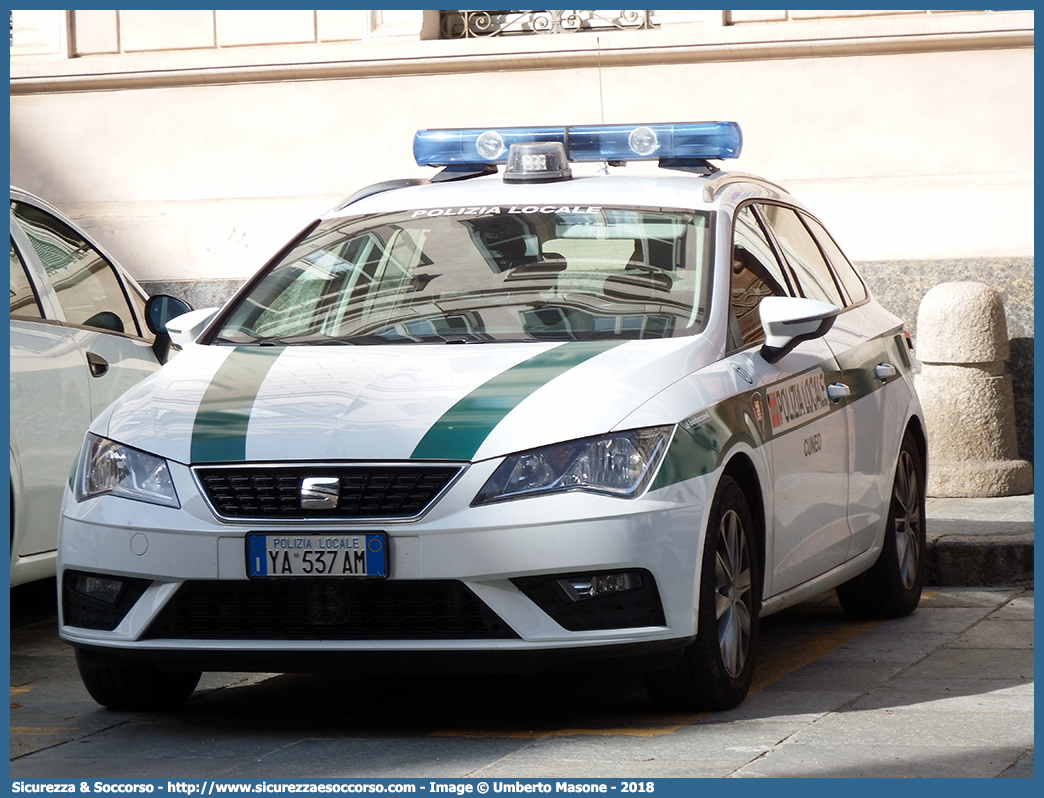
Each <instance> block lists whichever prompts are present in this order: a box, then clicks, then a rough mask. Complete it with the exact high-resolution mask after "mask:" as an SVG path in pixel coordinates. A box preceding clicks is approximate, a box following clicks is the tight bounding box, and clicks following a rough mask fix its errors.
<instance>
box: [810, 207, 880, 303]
mask: <svg viewBox="0 0 1044 798" xmlns="http://www.w3.org/2000/svg"><path fill="white" fill-rule="evenodd" d="M801 218H802V219H803V220H804V221H805V224H806V225H808V229H809V230H811V231H812V235H814V236H815V237H816V241H818V242H819V248H820V249H821V250H823V254H824V255H826V257H827V260H828V261H830V265H831V267H832V268H833V269H834V274H836V275H837V276H838V278H839V279H840V281H841V287H842V288H844V290H845V293H846V294H847V295H848V300H849V302H850V303H851V304H853V305H855V304H858V303H859V302H862V301H863V300H864V299H866V286H865V285H863V281H862V280H861V279H860V278H859V275H858V274H856V270H855V269H853V268H852V264H851V263H850V262H849V260H848V258H846V257H845V253H843V252H842V251H841V249H840V248H839V247H838V246H837V244H835V243H834V239H832V238H831V237H830V233H828V232H827V231H826V229H825V228H824V227H823V225H821V224H820V223H819V222H817V221H816V220H815V219H813V218H812V217H811V216H805V215H804V214H802V215H801Z"/></svg>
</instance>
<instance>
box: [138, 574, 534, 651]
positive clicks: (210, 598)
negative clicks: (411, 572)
mask: <svg viewBox="0 0 1044 798" xmlns="http://www.w3.org/2000/svg"><path fill="white" fill-rule="evenodd" d="M145 637H147V638H166V639H178V640H482V639H505V638H517V637H518V635H516V634H515V633H514V632H513V631H512V630H511V629H510V628H509V627H508V625H507V624H506V623H504V622H503V621H502V620H501V619H500V618H499V617H497V615H496V613H494V612H493V611H492V610H491V609H490V608H489V607H487V606H486V605H485V604H484V603H483V602H482V601H480V600H479V599H478V597H476V596H475V594H474V593H472V592H471V590H469V589H468V588H467V587H466V586H465V585H464V584H462V583H461V582H456V581H438V582H434V581H416V582H412V581H404V582H365V583H363V582H358V583H357V582H352V581H350V580H344V579H327V580H323V579H290V578H279V579H272V580H270V581H260V580H259V581H249V582H242V581H198V582H196V581H194V582H186V583H185V584H184V585H182V586H181V587H180V588H179V589H178V592H177V593H176V594H175V595H174V597H173V598H172V599H171V600H170V601H169V602H168V603H167V605H166V606H165V607H164V608H163V610H162V612H161V613H160V615H159V617H158V618H156V620H155V621H153V623H152V625H151V626H150V627H149V629H148V631H147V632H146V633H145Z"/></svg>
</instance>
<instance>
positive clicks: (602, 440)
mask: <svg viewBox="0 0 1044 798" xmlns="http://www.w3.org/2000/svg"><path fill="white" fill-rule="evenodd" d="M671 430H672V427H649V428H647V429H639V430H629V431H628V432H617V433H613V434H611V435H605V436H602V437H599V438H586V439H584V440H579V441H570V442H569V443H561V444H557V445H555V446H546V447H544V448H543V449H533V450H532V451H528V452H522V453H521V454H514V455H511V456H510V457H508V458H507V459H506V460H504V462H503V463H501V464H500V467H499V468H498V469H497V470H496V471H495V472H493V476H491V477H490V478H489V479H488V480H487V481H486V484H485V485H483V487H482V490H481V491H479V494H478V496H476V497H475V501H474V502H473V504H488V503H490V502H496V501H503V500H505V499H518V498H521V497H524V496H532V495H534V494H543V493H561V492H563V491H569V490H582V491H588V492H590V493H604V494H607V495H609V496H617V497H620V498H630V497H632V496H636V495H637V494H638V493H640V492H641V491H642V489H643V488H644V487H645V486H646V484H648V481H649V478H650V477H651V476H652V475H653V473H654V472H655V471H656V466H657V465H659V463H660V460H661V459H662V458H663V454H664V452H666V451H667V441H668V439H669V438H670V435H671Z"/></svg>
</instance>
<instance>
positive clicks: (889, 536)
mask: <svg viewBox="0 0 1044 798" xmlns="http://www.w3.org/2000/svg"><path fill="white" fill-rule="evenodd" d="M924 498H925V472H924V465H923V460H922V458H921V454H920V451H919V450H918V448H917V445H916V443H915V442H914V440H913V438H912V436H911V435H910V433H907V434H906V436H905V437H904V438H903V444H902V446H901V447H900V448H899V457H898V458H897V460H896V466H895V478H894V479H893V481H892V497H891V500H890V502H889V506H888V519H887V524H886V527H885V536H884V546H883V548H882V549H881V554H880V555H879V556H878V558H877V562H875V563H874V564H873V566H872V567H871V568H870V570H868V571H865V572H864V573H862V574H860V575H859V576H857V577H855V578H854V579H852V580H850V581H848V582H845V583H844V584H843V585H840V586H838V588H837V597H838V600H840V602H841V607H842V608H843V609H844V610H845V612H847V613H848V614H849V615H851V616H852V617H853V618H902V617H903V616H906V615H909V614H910V613H912V612H913V611H914V610H915V609H917V604H918V602H920V600H921V588H922V586H923V584H924V568H925V548H926V545H925V505H924Z"/></svg>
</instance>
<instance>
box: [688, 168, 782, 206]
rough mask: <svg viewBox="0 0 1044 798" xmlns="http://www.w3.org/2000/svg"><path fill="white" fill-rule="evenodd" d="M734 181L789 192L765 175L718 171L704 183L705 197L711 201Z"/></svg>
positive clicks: (705, 199) (707, 200)
mask: <svg viewBox="0 0 1044 798" xmlns="http://www.w3.org/2000/svg"><path fill="white" fill-rule="evenodd" d="M733 183H753V184H754V185H756V186H761V187H762V188H766V189H768V190H769V191H773V192H779V193H781V194H789V193H790V192H789V191H787V190H786V189H785V188H783V186H781V185H778V184H777V183H773V182H771V181H769V180H766V179H765V178H763V177H758V176H757V175H749V174H747V173H745V172H718V173H717V174H715V175H714V176H713V177H711V178H708V179H707V181H706V182H705V183H704V184H703V199H704V201H706V202H711V201H712V200H713V199H714V198H715V197H716V196H717V195H718V194H719V193H721V191H722V190H724V189H725V187H726V186H729V185H731V184H733Z"/></svg>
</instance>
